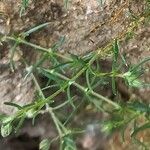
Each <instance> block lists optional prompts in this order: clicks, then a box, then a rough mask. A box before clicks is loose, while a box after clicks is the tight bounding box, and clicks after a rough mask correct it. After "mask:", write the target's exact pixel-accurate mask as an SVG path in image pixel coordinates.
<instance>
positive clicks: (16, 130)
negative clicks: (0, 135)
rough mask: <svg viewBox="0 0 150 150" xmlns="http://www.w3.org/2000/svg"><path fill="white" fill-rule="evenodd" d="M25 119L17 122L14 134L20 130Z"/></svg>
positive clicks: (22, 118)
mask: <svg viewBox="0 0 150 150" xmlns="http://www.w3.org/2000/svg"><path fill="white" fill-rule="evenodd" d="M25 118H26V117H25V116H23V117H21V119H20V121H19V123H18V125H17V127H16V128H15V133H18V131H19V129H20V128H21V126H22V125H23V122H24V120H25Z"/></svg>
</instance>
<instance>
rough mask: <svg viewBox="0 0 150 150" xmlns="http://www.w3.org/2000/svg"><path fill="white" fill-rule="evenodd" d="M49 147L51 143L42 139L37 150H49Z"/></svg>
mask: <svg viewBox="0 0 150 150" xmlns="http://www.w3.org/2000/svg"><path fill="white" fill-rule="evenodd" d="M50 145H51V142H50V141H49V139H43V140H42V141H41V142H40V145H39V150H49V149H50Z"/></svg>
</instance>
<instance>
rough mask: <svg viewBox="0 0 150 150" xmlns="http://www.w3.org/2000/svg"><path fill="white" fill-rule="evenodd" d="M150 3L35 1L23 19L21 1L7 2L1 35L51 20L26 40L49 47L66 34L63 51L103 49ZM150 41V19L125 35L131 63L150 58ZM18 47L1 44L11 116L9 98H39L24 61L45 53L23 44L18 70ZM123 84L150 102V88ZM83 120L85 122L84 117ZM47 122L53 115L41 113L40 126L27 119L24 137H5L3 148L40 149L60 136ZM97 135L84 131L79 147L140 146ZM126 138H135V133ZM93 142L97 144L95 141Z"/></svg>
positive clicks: (0, 89) (2, 88) (4, 95)
mask: <svg viewBox="0 0 150 150" xmlns="http://www.w3.org/2000/svg"><path fill="white" fill-rule="evenodd" d="M145 7H146V5H145V1H144V0H143V1H141V0H102V1H101V4H100V2H98V0H72V1H70V2H69V4H68V8H67V9H66V8H65V7H64V2H63V0H41V1H39V0H30V1H29V6H28V7H27V9H26V11H25V12H24V13H23V15H22V16H21V17H20V16H19V12H20V8H21V0H1V1H0V35H1V36H5V35H9V36H11V35H19V34H20V33H22V32H25V31H27V30H29V29H31V28H33V27H35V26H37V25H40V24H42V23H45V22H49V25H48V26H46V27H45V28H43V29H41V30H40V31H38V32H35V33H32V34H31V35H30V36H29V37H28V38H27V39H26V40H27V41H29V42H32V43H35V44H38V45H40V46H42V47H45V48H47V47H51V46H52V45H53V44H54V43H55V42H57V41H58V40H59V39H60V38H62V37H63V38H65V42H64V43H63V45H62V46H61V47H60V48H59V49H58V51H59V52H60V53H62V54H64V55H67V54H68V53H71V54H75V55H84V54H88V53H89V52H91V51H95V50H97V49H99V48H103V47H105V46H106V45H107V44H109V43H110V41H112V40H113V39H114V38H118V36H120V35H121V34H122V33H124V31H125V30H126V29H127V28H128V27H129V26H130V25H131V22H132V21H133V19H134V17H133V16H134V15H137V16H138V15H140V14H142V13H143V11H144V9H145ZM149 45H150V26H149V24H148V23H147V22H145V23H143V22H142V23H139V25H138V26H137V27H136V28H135V29H134V34H133V38H132V39H130V40H126V39H125V38H123V39H122V41H121V43H120V51H121V53H125V54H126V56H127V60H128V61H129V62H130V63H133V64H136V63H137V62H139V60H141V59H143V58H145V57H146V56H150V46H149ZM12 47H13V42H11V41H5V42H2V43H1V45H0V112H2V113H7V114H11V113H13V112H14V111H15V110H14V109H12V108H11V107H8V106H5V105H4V102H8V101H13V102H16V103H18V104H21V105H24V104H27V103H30V102H32V101H33V100H34V97H35V95H34V93H35V87H34V84H33V82H32V79H31V78H30V77H28V78H27V79H26V80H24V76H25V66H24V65H23V64H22V63H21V61H20V57H25V58H27V59H28V60H29V62H30V63H33V62H34V60H35V59H38V57H39V54H38V53H37V52H35V51H34V50H33V49H31V48H29V47H27V46H25V45H20V46H19V47H17V48H18V51H19V52H20V53H19V54H18V53H16V54H15V57H14V61H15V64H16V70H15V71H14V72H12V70H11V69H10V66H9V60H10V51H9V50H10V49H11V48H12ZM106 62H107V60H106ZM106 64H107V63H106ZM107 67H109V66H106V68H107ZM148 67H149V66H148ZM144 80H145V81H146V82H148V83H150V74H148V73H147V74H145V76H144ZM119 87H120V92H122V95H123V94H124V95H127V94H128V95H129V98H132V97H137V98H140V99H142V100H144V101H145V102H147V101H148V100H149V97H150V89H149V88H147V89H139V90H137V89H132V90H131V89H127V88H126V87H124V86H123V85H122V83H119ZM106 95H107V92H106ZM94 115H95V114H94V113H93V112H92V113H90V115H89V116H90V117H89V118H90V119H91V120H93V119H95V120H96V119H98V118H100V116H101V115H97V117H95V118H93V116H94ZM81 116H82V115H81ZM83 116H84V115H83ZM83 116H82V117H83ZM78 119H81V120H82V118H80V117H78ZM41 120H42V121H41ZM45 120H47V119H43V118H42V117H40V118H39V120H37V125H36V126H35V127H32V125H30V121H29V122H28V121H27V123H26V124H25V127H24V128H23V129H22V131H20V132H21V133H20V135H19V136H18V137H13V136H12V137H9V138H6V139H5V140H1V144H0V149H4V150H15V149H19V150H24V149H25V150H27V149H29V150H30V149H31V150H36V149H38V148H37V145H38V143H39V141H40V140H41V139H42V138H44V136H48V137H54V136H55V135H56V131H55V128H54V127H53V126H52V125H51V124H50V123H48V122H47V121H45ZM87 128H88V127H87ZM95 130H97V129H96V127H95V126H94V132H97V131H95ZM47 131H48V132H47ZM93 136H94V137H92V138H91V137H89V135H88V134H85V135H83V137H81V139H80V140H79V141H80V142H79V143H80V145H81V146H79V147H82V148H81V149H89V150H93V149H95V150H96V149H97V150H99V149H106V150H107V149H112V150H113V149H116V150H117V149H118V150H124V149H126V150H130V149H132V150H133V149H135V147H134V146H131V143H129V142H128V140H127V142H125V143H124V144H122V142H121V140H120V139H119V136H118V134H117V133H116V135H114V136H113V137H111V138H110V139H109V138H104V135H102V134H101V133H99V134H95V135H93ZM143 136H144V135H143ZM126 138H127V139H129V137H126ZM29 142H31V144H29ZM87 142H88V143H89V142H91V145H90V144H87ZM92 142H93V143H94V144H93V143H92ZM104 143H105V144H104ZM6 144H7V146H6ZM93 145H95V148H93ZM26 146H27V147H26ZM53 149H57V148H56V147H55V148H53Z"/></svg>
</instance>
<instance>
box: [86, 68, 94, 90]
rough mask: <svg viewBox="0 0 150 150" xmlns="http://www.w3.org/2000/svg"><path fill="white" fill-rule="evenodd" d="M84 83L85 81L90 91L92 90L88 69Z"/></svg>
mask: <svg viewBox="0 0 150 150" xmlns="http://www.w3.org/2000/svg"><path fill="white" fill-rule="evenodd" d="M86 83H87V86H88V89H89V90H90V91H93V89H92V86H91V83H90V72H89V70H88V69H87V70H86Z"/></svg>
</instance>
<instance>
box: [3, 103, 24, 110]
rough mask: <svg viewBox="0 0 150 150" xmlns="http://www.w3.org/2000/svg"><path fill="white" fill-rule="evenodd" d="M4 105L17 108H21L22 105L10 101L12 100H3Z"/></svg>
mask: <svg viewBox="0 0 150 150" xmlns="http://www.w3.org/2000/svg"><path fill="white" fill-rule="evenodd" d="M4 104H5V105H8V106H12V107H16V108H18V109H21V108H22V107H21V106H20V105H18V104H16V103H12V102H4Z"/></svg>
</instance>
